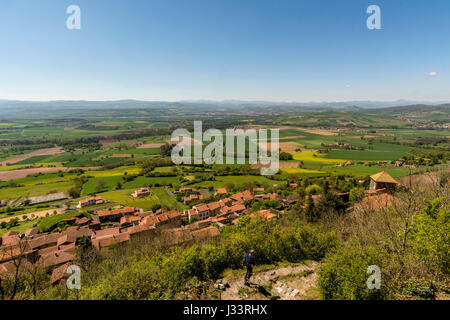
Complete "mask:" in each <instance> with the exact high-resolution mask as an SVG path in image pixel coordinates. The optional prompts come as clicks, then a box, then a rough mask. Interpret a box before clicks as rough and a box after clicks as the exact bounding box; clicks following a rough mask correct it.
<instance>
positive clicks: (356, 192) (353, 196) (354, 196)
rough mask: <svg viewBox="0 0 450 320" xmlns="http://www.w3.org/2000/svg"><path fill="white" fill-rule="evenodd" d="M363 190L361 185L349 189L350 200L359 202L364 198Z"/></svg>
mask: <svg viewBox="0 0 450 320" xmlns="http://www.w3.org/2000/svg"><path fill="white" fill-rule="evenodd" d="M365 193H366V192H365V190H364V189H363V188H361V187H355V188H353V189H351V190H350V195H349V199H350V201H351V202H359V201H361V200H362V199H363V198H364V195H365Z"/></svg>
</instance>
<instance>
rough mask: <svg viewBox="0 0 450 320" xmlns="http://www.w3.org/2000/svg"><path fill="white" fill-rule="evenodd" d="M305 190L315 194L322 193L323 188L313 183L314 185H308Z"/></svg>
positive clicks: (307, 192)
mask: <svg viewBox="0 0 450 320" xmlns="http://www.w3.org/2000/svg"><path fill="white" fill-rule="evenodd" d="M305 192H306V194H308V195H313V194H319V193H322V192H323V189H322V188H321V187H319V186H318V185H316V184H312V185H310V186H307V187H306V189H305Z"/></svg>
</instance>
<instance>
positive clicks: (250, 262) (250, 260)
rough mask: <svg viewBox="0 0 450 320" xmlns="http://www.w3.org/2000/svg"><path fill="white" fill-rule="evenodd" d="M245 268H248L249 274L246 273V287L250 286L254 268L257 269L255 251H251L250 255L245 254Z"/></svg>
mask: <svg viewBox="0 0 450 320" xmlns="http://www.w3.org/2000/svg"><path fill="white" fill-rule="evenodd" d="M244 266H245V267H247V272H246V273H245V278H244V285H245V286H248V285H249V283H248V281H249V280H250V277H251V276H252V272H253V268H254V267H255V251H254V250H250V252H249V253H247V254H245V257H244Z"/></svg>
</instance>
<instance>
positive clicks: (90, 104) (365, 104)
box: [0, 100, 449, 109]
mask: <svg viewBox="0 0 450 320" xmlns="http://www.w3.org/2000/svg"><path fill="white" fill-rule="evenodd" d="M448 103H449V101H439V102H436V101H434V102H433V101H412V100H396V101H370V100H368V101H343V102H325V101H324V102H272V101H241V100H225V101H211V100H195V101H188V100H186V101H176V102H169V101H139V100H117V101H85V100H80V101H75V100H73V101H72V100H70V101H69V100H55V101H20V100H0V109H17V108H20V109H29V108H46V109H55V108H70V109H73V108H79V109H127V108H129V109H141V108H142V109H147V108H166V107H178V108H182V107H185V108H195V107H207V108H228V109H235V108H237V109H239V108H245V107H258V106H260V107H277V106H280V107H321V108H331V109H358V108H364V109H368V108H370V109H372V108H387V107H398V106H408V105H429V106H436V105H443V104H448Z"/></svg>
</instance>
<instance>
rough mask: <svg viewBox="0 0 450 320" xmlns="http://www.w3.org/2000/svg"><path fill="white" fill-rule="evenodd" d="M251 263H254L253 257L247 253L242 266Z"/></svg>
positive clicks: (247, 265)
mask: <svg viewBox="0 0 450 320" xmlns="http://www.w3.org/2000/svg"><path fill="white" fill-rule="evenodd" d="M252 264H253V265H254V264H255V257H254V256H251V255H249V254H248V253H247V254H246V255H245V257H244V266H246V267H250V266H251V265H252Z"/></svg>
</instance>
